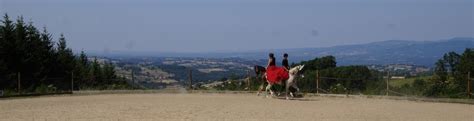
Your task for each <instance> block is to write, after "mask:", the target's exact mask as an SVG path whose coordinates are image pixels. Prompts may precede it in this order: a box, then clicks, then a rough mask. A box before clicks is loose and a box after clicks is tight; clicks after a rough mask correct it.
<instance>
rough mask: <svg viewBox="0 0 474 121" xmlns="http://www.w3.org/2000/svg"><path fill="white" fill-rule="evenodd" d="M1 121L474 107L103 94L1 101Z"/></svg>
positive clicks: (453, 112) (414, 114)
mask: <svg viewBox="0 0 474 121" xmlns="http://www.w3.org/2000/svg"><path fill="white" fill-rule="evenodd" d="M0 120H1V121H16V120H29V121H33V120H34V121H56V120H57V121H69V120H81V121H89V120H100V121H103V120H105V121H109V120H110V121H129V120H206V121H207V120H216V121H217V120H218V121H222V120H254V121H260V120H287V121H288V120H322V121H333V120H337V121H339V120H351V121H352V120H360V121H387V120H389V121H409V120H411V121H435V120H442V121H469V120H470V121H472V120H474V105H468V104H452V103H433V102H415V101H405V100H389V99H368V98H336V97H307V98H304V99H299V100H283V99H273V98H264V97H262V96H260V97H257V96H256V95H254V94H201V93H199V94H161V93H157V94H100V95H81V96H69V95H65V96H45V97H33V98H17V99H2V100H0Z"/></svg>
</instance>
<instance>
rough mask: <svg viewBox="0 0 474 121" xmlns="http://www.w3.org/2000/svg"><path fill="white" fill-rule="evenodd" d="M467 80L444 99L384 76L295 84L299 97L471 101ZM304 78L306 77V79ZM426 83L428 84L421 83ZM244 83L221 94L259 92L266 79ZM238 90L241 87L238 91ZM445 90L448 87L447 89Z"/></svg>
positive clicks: (425, 88) (254, 78)
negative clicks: (393, 97) (366, 96)
mask: <svg viewBox="0 0 474 121" xmlns="http://www.w3.org/2000/svg"><path fill="white" fill-rule="evenodd" d="M465 76H466V77H467V79H466V80H462V81H461V82H462V85H460V87H458V88H461V89H463V90H464V89H465V90H464V91H459V90H460V89H459V90H454V92H453V91H452V90H450V92H449V91H448V92H446V93H449V94H446V95H430V96H428V95H425V94H424V93H425V92H426V90H427V88H429V86H428V85H427V84H425V85H424V87H413V82H411V84H407V85H408V86H406V87H404V86H405V85H402V86H400V85H394V84H392V81H400V80H397V79H393V78H391V77H392V76H390V74H389V73H387V75H380V76H378V77H376V79H370V80H367V79H358V78H338V77H325V76H320V74H319V71H316V77H315V78H311V79H312V80H313V81H312V82H311V80H309V81H310V82H303V83H301V82H299V81H300V80H297V85H298V87H299V88H300V91H301V92H302V93H306V94H308V93H313V94H316V95H317V94H346V95H385V96H403V97H430V98H433V97H434V98H471V97H472V95H473V93H472V87H473V85H472V83H471V82H472V81H473V79H471V78H470V73H468V74H467V75H465ZM305 78H307V77H305ZM424 81H425V83H426V81H427V80H424ZM242 82H243V83H242V84H240V83H237V84H234V85H232V84H224V85H230V86H235V87H232V88H223V89H224V90H226V89H230V90H247V91H261V89H262V88H261V87H264V86H261V85H264V84H265V79H262V77H258V75H257V77H255V76H250V74H248V78H247V79H246V80H244V81H242ZM239 86H240V87H239ZM279 86H280V88H278V89H276V90H277V91H278V90H279V91H283V90H282V89H283V88H282V87H283V86H281V85H279ZM446 86H448V85H446ZM442 91H443V90H442ZM442 91H441V92H442ZM456 91H457V92H456Z"/></svg>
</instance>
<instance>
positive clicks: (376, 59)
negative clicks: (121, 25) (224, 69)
mask: <svg viewBox="0 0 474 121" xmlns="http://www.w3.org/2000/svg"><path fill="white" fill-rule="evenodd" d="M466 48H474V38H460V37H458V38H452V39H448V40H438V41H408V40H387V41H381V42H373V43H367V44H357V45H343V46H334V47H323V48H296V49H278V50H273V51H269V50H260V51H247V52H221V53H156V52H140V53H138V52H110V53H108V54H106V55H105V56H127V55H129V56H154V57H204V58H231V57H232V58H233V57H236V58H244V59H252V60H260V59H266V58H267V55H268V53H269V52H274V53H275V55H277V59H278V60H279V59H281V58H280V57H281V55H282V53H288V54H289V55H290V61H291V62H300V61H303V60H310V59H314V58H315V57H321V56H325V55H333V56H335V57H336V59H337V65H369V64H382V65H384V64H414V65H423V66H428V67H432V66H433V65H434V63H435V61H436V60H438V59H439V58H441V57H442V56H443V54H444V53H447V52H450V51H454V52H457V53H462V52H463V51H464V50H465V49H466ZM99 55H100V54H99ZM262 62H263V63H264V62H266V61H265V60H262Z"/></svg>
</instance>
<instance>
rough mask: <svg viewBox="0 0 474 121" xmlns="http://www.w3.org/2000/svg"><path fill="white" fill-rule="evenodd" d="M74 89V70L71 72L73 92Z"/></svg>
mask: <svg viewBox="0 0 474 121" xmlns="http://www.w3.org/2000/svg"><path fill="white" fill-rule="evenodd" d="M72 91H74V72H72V73H71V93H72Z"/></svg>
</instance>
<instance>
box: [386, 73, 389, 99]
mask: <svg viewBox="0 0 474 121" xmlns="http://www.w3.org/2000/svg"><path fill="white" fill-rule="evenodd" d="M389 80H390V71H387V81H386V83H387V90H386V92H385V95H386V96H388V91H389V90H390V89H389V87H388V83H389V82H388V81H389Z"/></svg>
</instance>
